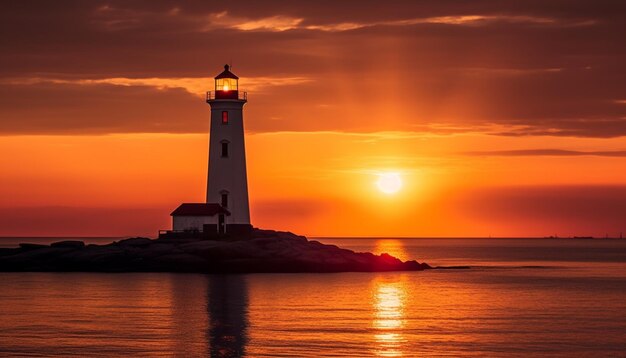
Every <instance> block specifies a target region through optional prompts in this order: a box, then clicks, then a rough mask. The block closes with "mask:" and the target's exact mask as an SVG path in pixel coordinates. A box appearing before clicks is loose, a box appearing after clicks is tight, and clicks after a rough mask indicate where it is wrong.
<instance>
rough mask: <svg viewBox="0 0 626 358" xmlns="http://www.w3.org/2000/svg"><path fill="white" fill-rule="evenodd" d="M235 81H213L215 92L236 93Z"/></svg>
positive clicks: (227, 79)
mask: <svg viewBox="0 0 626 358" xmlns="http://www.w3.org/2000/svg"><path fill="white" fill-rule="evenodd" d="M237 82H238V81H237V80H236V79H234V78H219V79H216V80H215V90H216V91H224V92H228V91H237Z"/></svg>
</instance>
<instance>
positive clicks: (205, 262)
mask: <svg viewBox="0 0 626 358" xmlns="http://www.w3.org/2000/svg"><path fill="white" fill-rule="evenodd" d="M430 268H431V267H430V266H429V265H428V264H426V263H419V262H417V261H405V262H402V261H401V260H399V259H397V258H395V257H392V256H390V255H388V254H382V255H374V254H372V253H369V252H354V251H351V250H348V249H342V248H340V247H337V246H335V245H326V244H322V243H320V242H318V241H313V240H308V239H307V238H306V237H304V236H298V235H295V234H292V233H289V232H279V231H272V230H259V229H254V231H253V232H252V233H251V235H250V236H249V237H246V238H224V239H220V240H206V239H148V238H139V237H138V238H131V239H126V240H121V241H116V242H113V243H111V244H107V245H95V244H89V245H85V244H84V243H83V242H82V241H60V242H56V243H53V244H51V245H39V244H28V243H24V244H20V247H19V248H10V249H0V271H4V272H10V271H12V272H17V271H20V272H27V271H33V272H198V273H270V272H294V273H295V272H378V271H421V270H425V269H430Z"/></svg>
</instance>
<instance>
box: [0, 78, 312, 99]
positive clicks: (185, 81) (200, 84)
mask: <svg viewBox="0 0 626 358" xmlns="http://www.w3.org/2000/svg"><path fill="white" fill-rule="evenodd" d="M311 81H313V80H312V79H310V78H307V77H244V78H241V79H240V82H241V83H245V88H241V89H240V90H244V91H257V90H259V89H260V88H263V89H267V88H271V87H274V86H290V85H298V84H303V83H307V82H311ZM0 84H8V85H29V86H36V85H39V84H70V85H85V86H90V85H115V86H124V87H131V86H139V87H154V88H156V89H159V90H166V89H184V90H185V91H187V92H189V93H190V94H193V95H199V96H201V97H204V94H205V92H206V91H207V89H211V88H213V85H214V80H213V78H212V77H204V78H202V77H198V78H192V77H187V78H156V77H154V78H126V77H114V78H100V79H62V78H44V77H33V78H17V79H15V78H14V79H5V80H0Z"/></svg>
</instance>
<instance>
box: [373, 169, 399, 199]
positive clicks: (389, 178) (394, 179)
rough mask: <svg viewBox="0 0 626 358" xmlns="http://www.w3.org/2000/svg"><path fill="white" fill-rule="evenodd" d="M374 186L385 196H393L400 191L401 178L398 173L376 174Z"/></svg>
mask: <svg viewBox="0 0 626 358" xmlns="http://www.w3.org/2000/svg"><path fill="white" fill-rule="evenodd" d="M376 186H377V187H378V190H380V191H382V192H383V193H385V194H395V193H397V192H398V191H399V190H400V189H402V178H401V177H400V175H399V174H398V173H382V174H378V180H377V181H376Z"/></svg>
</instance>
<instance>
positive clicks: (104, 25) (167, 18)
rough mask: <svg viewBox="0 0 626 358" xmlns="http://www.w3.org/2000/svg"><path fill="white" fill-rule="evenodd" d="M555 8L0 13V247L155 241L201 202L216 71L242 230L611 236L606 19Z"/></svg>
mask: <svg viewBox="0 0 626 358" xmlns="http://www.w3.org/2000/svg"><path fill="white" fill-rule="evenodd" d="M555 3H558V1H557V2H555ZM572 3H575V4H576V6H568V7H567V8H565V5H564V6H563V8H559V9H556V7H554V6H544V5H542V4H544V2H528V4H527V5H526V6H525V7H524V8H520V7H519V6H518V3H517V2H514V1H510V2H509V1H503V2H500V3H499V4H497V5H494V4H492V3H490V2H480V1H479V2H476V3H475V4H474V6H473V7H471V8H470V7H468V6H466V5H459V4H457V3H456V2H447V1H442V2H437V4H432V3H428V2H420V1H410V2H395V3H394V4H393V5H394V6H391V5H390V6H389V8H385V9H382V10H381V9H379V7H377V6H374V5H373V4H372V5H370V4H369V3H363V4H361V3H359V4H360V5H359V6H358V7H356V3H355V4H350V3H348V2H347V3H343V4H334V3H333V4H334V5H333V6H334V7H331V9H334V11H331V13H330V14H328V12H327V11H326V10H324V9H329V7H328V6H330V5H329V4H326V5H324V4H318V5H315V6H314V5H312V4H300V5H295V4H290V5H287V6H284V4H283V6H279V5H278V4H276V5H273V4H271V3H270V4H266V6H264V7H259V6H258V5H255V3H254V2H252V3H249V4H247V5H248V6H238V7H237V8H234V7H233V8H229V7H228V5H223V4H221V5H219V6H218V7H216V6H209V5H207V4H205V3H204V2H198V3H194V2H189V3H185V6H182V5H180V6H177V7H174V6H172V5H171V4H169V3H168V4H166V3H161V2H154V1H152V2H148V1H146V2H135V3H133V4H132V5H130V4H128V3H126V2H119V3H118V2H115V1H112V2H102V3H80V2H79V3H77V4H73V5H72V6H70V5H69V3H68V5H67V6H63V4H62V3H60V4H56V5H55V7H52V8H46V5H45V3H44V4H40V6H32V7H31V6H19V7H14V8H12V7H11V5H6V4H4V5H0V7H6V9H5V10H6V11H2V15H0V16H1V17H2V20H3V21H2V23H3V26H5V27H6V28H7V29H12V32H11V34H9V33H8V32H7V31H2V33H1V37H0V48H1V49H2V51H1V53H2V55H0V153H3V154H2V155H0V168H2V173H1V174H0V235H2V236H9V235H17V236H28V235H37V236H61V235H87V236H92V235H94V236H118V235H150V236H154V235H155V234H156V231H157V230H159V229H167V228H169V226H170V223H169V220H170V219H169V212H171V210H173V209H174V208H175V207H176V206H177V205H178V204H179V203H180V202H198V201H202V200H203V198H204V195H205V189H206V169H207V168H206V165H207V164H206V163H207V147H208V125H209V115H210V110H209V107H208V105H207V104H206V103H204V102H203V92H204V91H205V90H212V86H213V83H212V79H211V77H212V76H214V75H216V74H217V73H219V72H220V71H221V67H222V65H223V63H225V62H229V61H232V62H233V65H234V66H233V72H235V73H236V74H237V75H239V76H240V77H241V80H240V88H242V89H244V90H247V91H248V94H249V103H248V104H247V105H246V106H245V112H244V120H245V126H246V131H247V133H246V135H247V136H246V146H247V155H248V177H249V187H250V201H251V215H252V221H253V224H254V225H255V226H258V227H263V228H274V229H283V230H291V231H294V232H297V233H301V234H306V235H310V236H334V235H337V236H488V235H492V236H548V235H559V236H568V235H595V236H604V235H605V234H606V233H608V234H609V235H613V236H615V235H619V232H620V231H626V226H625V223H626V169H625V168H626V140H624V136H625V135H626V119H625V118H626V85H624V84H625V83H626V78H625V73H624V68H623V63H624V60H625V58H624V57H626V55H625V54H626V51H625V50H626V48H625V46H624V43H623V40H622V39H621V36H619V35H617V34H621V33H623V31H621V30H624V27H625V24H624V20H623V19H624V16H619V14H620V13H621V14H623V12H624V9H621V8H615V6H613V7H611V6H612V5H611V4H613V3H611V2H606V3H604V2H599V3H598V4H595V5H594V4H588V3H586V2H580V3H579V2H567V4H570V5H571V4H572ZM620 11H621V12H620ZM63 24H64V26H61V25H63ZM386 172H397V173H399V174H400V177H401V178H402V180H403V184H404V185H403V187H402V189H401V190H400V191H399V192H398V193H396V194H393V195H389V194H384V193H382V192H380V191H379V190H378V189H377V188H376V185H375V182H376V180H377V178H378V174H380V173H386Z"/></svg>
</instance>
